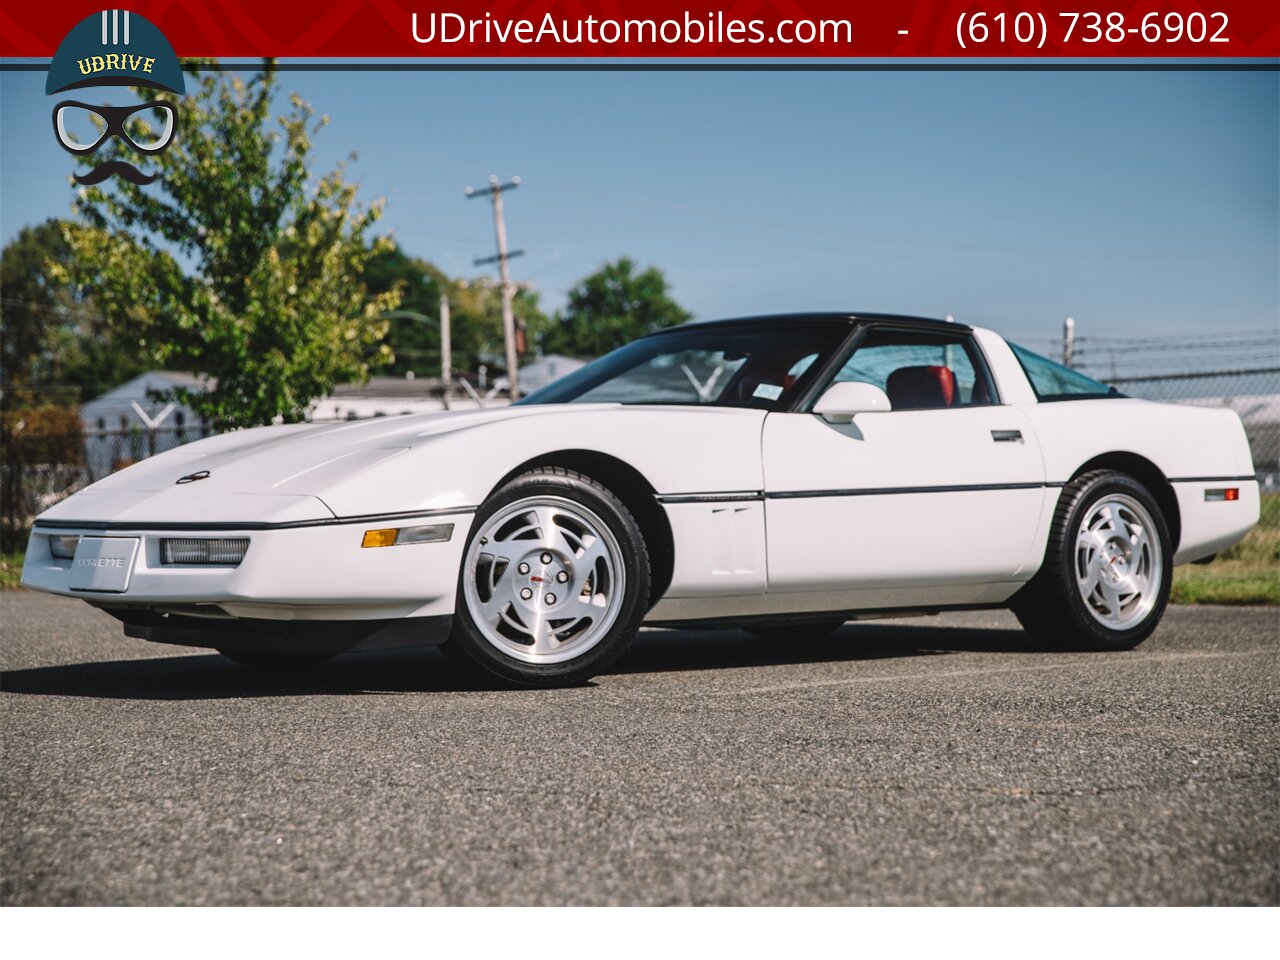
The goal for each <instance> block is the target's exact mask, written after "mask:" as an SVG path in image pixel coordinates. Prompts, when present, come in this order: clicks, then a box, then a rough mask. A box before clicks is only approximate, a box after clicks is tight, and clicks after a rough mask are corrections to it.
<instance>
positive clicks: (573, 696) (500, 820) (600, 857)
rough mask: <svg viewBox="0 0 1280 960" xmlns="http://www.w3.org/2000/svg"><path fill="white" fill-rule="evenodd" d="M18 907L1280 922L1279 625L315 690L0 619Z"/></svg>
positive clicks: (410, 661)
mask: <svg viewBox="0 0 1280 960" xmlns="http://www.w3.org/2000/svg"><path fill="white" fill-rule="evenodd" d="M0 613H2V615H3V616H2V621H0V664H2V666H3V670H4V673H3V675H2V676H0V704H2V706H0V717H2V718H3V719H2V723H3V742H4V754H3V764H2V766H0V779H2V788H3V796H4V800H3V821H2V822H3V838H2V843H0V873H2V877H0V884H2V886H0V893H2V895H3V902H4V903H6V904H29V905H32V904H164V903H179V904H259V903H262V904H492V903H503V904H562V903H571V904H1111V903H1115V904H1275V903H1277V902H1278V899H1280V893H1278V886H1277V862H1278V860H1280V849H1278V840H1277V838H1278V837H1280V799H1278V797H1280V795H1278V793H1277V740H1278V739H1280V683H1277V680H1278V679H1280V678H1278V672H1280V671H1278V670H1277V666H1278V663H1280V656H1278V647H1280V640H1278V637H1277V627H1278V626H1280V619H1278V616H1277V612H1276V610H1275V609H1274V608H1271V609H1266V608H1239V609H1230V608H1224V607H1179V608H1173V609H1171V610H1170V612H1169V614H1168V616H1167V618H1166V620H1165V624H1164V626H1163V627H1162V628H1161V629H1160V630H1159V631H1158V632H1157V634H1156V635H1155V637H1154V638H1153V639H1152V640H1150V641H1149V642H1148V643H1147V644H1145V645H1144V646H1143V647H1141V648H1140V649H1139V650H1137V651H1134V652H1132V653H1127V654H1074V655H1073V654H1062V653H1043V652H1037V651H1035V650H1034V649H1033V648H1032V647H1031V646H1030V645H1029V644H1028V643H1027V641H1026V640H1025V638H1024V636H1023V634H1022V633H1021V632H1020V631H1019V630H1018V629H1017V625H1016V623H1015V622H1014V621H1013V619H1012V617H1011V616H1009V615H1007V614H1005V613H1002V612H1000V613H964V614H951V615H946V616H940V617H933V618H921V619H915V620H898V621H883V622H868V623H863V624H852V625H848V626H846V627H845V628H844V629H842V630H841V631H840V632H839V633H838V634H836V635H835V636H834V637H832V638H831V639H828V640H823V641H820V642H797V643H795V644H794V645H790V646H780V645H776V644H770V643H767V642H765V641H762V640H757V639H755V638H752V637H749V636H747V635H746V634H743V633H739V632H734V631H723V632H700V633H691V632H673V631H657V630H654V631H645V632H643V633H642V634H641V636H640V638H639V640H638V641H637V643H636V645H635V646H634V647H633V648H632V651H631V653H630V654H629V655H628V657H627V658H626V659H625V660H624V661H623V663H622V664H621V665H620V666H619V668H618V669H617V670H616V671H615V672H614V673H612V674H610V675H607V676H603V677H600V678H598V679H597V681H596V682H595V683H594V684H593V685H591V686H588V687H584V688H580V689H571V690H558V691H546V692H519V691H505V690H477V689H468V688H466V687H464V686H461V685H460V684H459V683H458V681H456V680H455V679H454V678H453V676H452V675H451V674H450V673H449V672H448V671H447V669H446V668H445V664H444V661H443V659H442V658H441V657H440V656H439V654H438V653H437V652H435V651H426V652H419V653H391V654H366V655H359V656H357V655H349V656H345V657H341V658H338V659H337V660H334V661H332V662H331V663H329V664H326V665H325V666H323V667H321V668H319V669H318V670H316V671H315V672H314V673H311V674H308V675H305V676H302V677H299V678H297V680H296V681H294V682H282V681H280V680H272V679H264V678H261V677H259V676H256V675H255V674H253V673H251V672H249V671H247V670H245V669H243V668H240V667H237V666H235V665H233V664H231V663H230V662H229V661H227V660H225V659H223V658H222V657H220V656H218V655H217V654H214V653H210V652H204V651H198V650H190V649H184V648H177V647H173V648H169V647H161V646H155V645H151V644H147V643H144V642H142V641H137V640H130V639H126V638H124V637H123V636H122V635H121V633H120V630H119V627H118V625H117V624H116V623H115V621H113V620H111V619H110V618H109V617H107V616H106V615H105V614H102V613H100V612H97V611H94V610H92V609H90V608H89V607H88V606H86V605H84V604H81V603H78V602H76V601H68V600H64V599H57V598H51V597H46V596H43V595H38V594H33V593H27V592H15V593H6V594H3V595H0Z"/></svg>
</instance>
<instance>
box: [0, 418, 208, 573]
mask: <svg viewBox="0 0 1280 960" xmlns="http://www.w3.org/2000/svg"><path fill="white" fill-rule="evenodd" d="M204 436H208V432H207V431H204V430H202V429H200V428H198V427H197V428H194V429H192V428H186V429H184V428H181V427H169V428H164V427H159V428H156V429H154V430H148V429H145V428H137V429H131V430H115V431H110V430H102V431H90V432H84V431H79V430H75V431H67V430H61V431H56V432H48V431H40V430H24V429H14V428H13V427H12V426H11V425H10V424H7V423H6V424H5V425H4V429H3V433H2V435H0V550H2V551H3V552H5V553H11V552H14V551H19V550H22V549H23V547H25V545H26V539H27V533H28V532H29V531H30V529H31V521H32V520H34V519H35V517H36V515H37V514H39V513H41V512H42V511H44V510H47V509H48V508H49V507H51V506H53V505H54V504H55V503H57V502H58V501H59V500H62V499H63V498H65V497H68V496H70V495H71V494H73V493H75V492H76V491H77V490H79V489H81V488H82V487H87V486H88V485H89V484H91V483H93V482H94V481H96V480H101V479H102V478H103V477H105V476H108V475H109V474H112V473H115V472H116V471H117V470H123V469H124V468H125V467H127V466H129V465H130V464H132V463H136V462H137V461H139V460H144V459H146V458H147V457H150V456H153V455H154V454H157V453H162V452H163V451H165V450H169V449H171V448H172V447H176V446H180V445H181V444H184V443H188V442H190V441H192V440H198V439H200V438H201V437H204Z"/></svg>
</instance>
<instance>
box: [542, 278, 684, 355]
mask: <svg viewBox="0 0 1280 960" xmlns="http://www.w3.org/2000/svg"><path fill="white" fill-rule="evenodd" d="M669 289H670V285H669V284H668V283H667V278H666V277H665V276H664V275H663V273H662V271H661V270H659V269H658V268H657V267H649V268H648V269H646V270H644V271H643V272H640V273H637V272H636V265H635V261H633V260H631V259H630V258H629V257H621V258H619V259H618V260H615V261H614V262H612V263H606V264H605V265H604V266H602V267H601V268H600V269H599V270H597V271H596V272H595V273H593V274H591V275H590V276H588V277H585V278H584V279H582V280H580V281H579V282H578V284H577V286H575V287H574V288H573V289H572V290H570V291H569V299H568V302H567V303H566V304H565V308H564V310H562V311H560V312H559V313H558V314H557V315H556V319H555V323H554V325H553V326H552V328H551V330H550V331H549V332H548V334H547V336H546V337H545V338H544V339H543V343H542V345H543V349H544V350H546V351H548V352H551V353H568V354H576V355H579V356H593V357H594V356H599V355H600V354H603V353H608V352H609V351H610V350H616V349H617V348H618V347H621V346H622V345H623V344H626V343H629V342H631V341H632V340H634V339H636V337H641V336H644V335H645V334H646V333H652V332H653V331H655V330H659V329H661V328H662V327H668V326H671V325H672V324H676V323H685V322H687V321H688V320H690V319H692V316H693V315H692V314H691V313H689V312H688V311H687V310H685V309H684V308H683V307H681V306H680V305H679V304H678V303H676V302H675V301H674V300H672V299H671V297H670V296H669V295H668V290H669Z"/></svg>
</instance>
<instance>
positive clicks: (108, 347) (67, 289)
mask: <svg viewBox="0 0 1280 960" xmlns="http://www.w3.org/2000/svg"><path fill="white" fill-rule="evenodd" d="M66 227H67V224H66V222H65V221H61V220H46V221H45V222H44V223H41V224H38V225H36V226H28V227H23V228H22V230H21V231H20V232H19V233H18V235H17V236H16V237H14V239H13V240H11V241H10V242H9V244H8V245H7V246H6V247H5V248H4V251H3V252H2V253H0V367H3V371H4V388H5V389H4V394H3V396H0V406H3V407H4V408H5V409H12V408H14V407H15V406H27V405H31V404H41V403H49V402H57V403H70V404H74V403H76V402H79V401H84V400H89V399H92V398H93V397H94V396H96V395H97V394H99V393H101V392H103V391H104V390H106V389H108V388H110V387H112V386H114V385H115V384H117V383H119V382H121V381H122V380H127V379H129V378H130V377H133V376H136V375H137V374H139V373H141V372H142V371H143V370H144V369H146V366H147V365H146V363H145V362H144V361H143V360H142V359H141V358H139V357H138V356H137V353H136V351H131V350H126V349H121V348H120V346H119V345H118V344H116V343H114V342H113V339H112V331H111V330H110V328H109V327H108V325H107V324H106V323H105V321H104V320H103V318H102V316H101V315H100V314H99V312H98V308H97V305H96V304H95V303H94V302H93V299H92V298H91V297H89V296H88V295H87V294H86V293H85V291H84V290H82V289H80V288H79V287H77V286H76V285H75V284H73V283H71V282H68V281H66V280H65V279H60V278H59V275H58V274H59V271H64V272H63V273H62V276H63V277H65V271H66V269H67V267H68V266H69V264H70V262H71V246H70V244H69V243H68V242H67V239H66V236H65V230H66Z"/></svg>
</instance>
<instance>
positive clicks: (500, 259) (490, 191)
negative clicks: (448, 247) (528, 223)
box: [463, 175, 524, 402]
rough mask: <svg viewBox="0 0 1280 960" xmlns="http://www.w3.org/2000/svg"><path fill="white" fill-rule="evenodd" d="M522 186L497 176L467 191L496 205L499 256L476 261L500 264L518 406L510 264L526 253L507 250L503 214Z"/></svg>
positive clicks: (511, 384)
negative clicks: (507, 195) (506, 195)
mask: <svg viewBox="0 0 1280 960" xmlns="http://www.w3.org/2000/svg"><path fill="white" fill-rule="evenodd" d="M518 186H520V178H519V177H512V178H511V180H510V181H509V182H507V183H501V182H500V181H499V180H498V178H497V177H496V176H492V175H491V176H490V177H489V186H488V187H486V188H484V189H483V190H476V189H474V188H473V187H467V189H466V190H465V191H463V192H464V193H465V195H466V197H467V199H468V200H470V199H471V198H473V197H486V196H487V197H489V198H490V199H491V200H492V201H493V232H494V235H495V236H496V237H497V240H498V253H497V255H496V256H492V257H480V258H479V259H477V260H476V261H475V265H476V266H477V267H479V266H483V265H484V264H486V263H494V262H495V261H496V262H497V264H498V273H499V276H500V277H501V279H502V339H503V342H504V343H505V344H506V348H507V386H508V389H509V390H510V391H511V399H512V401H513V402H514V401H515V400H518V399H519V398H520V392H519V388H518V386H517V384H516V376H517V369H518V367H519V364H520V360H519V358H518V357H517V356H516V321H515V315H514V314H513V312H512V307H511V301H512V298H513V297H514V296H515V293H516V288H515V286H514V285H513V284H512V283H511V269H510V268H509V267H508V265H507V262H508V261H509V260H510V259H511V258H512V257H518V256H520V255H521V254H523V253H524V251H523V250H512V251H510V252H508V250H507V223H506V220H505V219H504V217H503V214H502V191H503V190H514V189H515V188H516V187H518Z"/></svg>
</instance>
